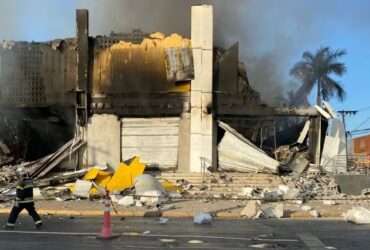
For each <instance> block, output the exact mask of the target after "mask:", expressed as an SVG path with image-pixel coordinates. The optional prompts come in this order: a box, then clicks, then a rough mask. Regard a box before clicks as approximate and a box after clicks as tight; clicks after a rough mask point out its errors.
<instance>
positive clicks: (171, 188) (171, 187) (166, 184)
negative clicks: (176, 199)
mask: <svg viewBox="0 0 370 250" xmlns="http://www.w3.org/2000/svg"><path fill="white" fill-rule="evenodd" d="M160 183H161V185H162V187H163V188H164V190H166V191H167V192H169V193H172V192H179V193H180V192H181V189H180V188H179V187H178V186H176V184H174V183H173V182H171V181H168V180H161V181H160Z"/></svg>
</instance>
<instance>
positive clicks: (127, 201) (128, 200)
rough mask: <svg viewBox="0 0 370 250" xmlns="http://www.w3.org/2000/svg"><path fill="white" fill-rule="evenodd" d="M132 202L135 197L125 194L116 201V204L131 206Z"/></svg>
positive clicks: (133, 202)
mask: <svg viewBox="0 0 370 250" xmlns="http://www.w3.org/2000/svg"><path fill="white" fill-rule="evenodd" d="M134 204H135V199H134V197H133V196H125V197H123V198H121V199H120V200H119V201H118V205H121V206H124V207H130V206H133V205H134Z"/></svg>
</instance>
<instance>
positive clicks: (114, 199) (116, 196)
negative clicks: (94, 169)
mask: <svg viewBox="0 0 370 250" xmlns="http://www.w3.org/2000/svg"><path fill="white" fill-rule="evenodd" d="M122 198H123V196H122V195H119V194H111V195H110V200H111V201H112V202H114V203H118V201H119V200H121V199H122Z"/></svg>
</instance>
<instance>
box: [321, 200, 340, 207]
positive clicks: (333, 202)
mask: <svg viewBox="0 0 370 250" xmlns="http://www.w3.org/2000/svg"><path fill="white" fill-rule="evenodd" d="M323 204H324V205H327V206H333V205H336V204H337V203H336V202H335V201H333V200H324V201H323Z"/></svg>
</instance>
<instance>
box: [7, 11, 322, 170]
mask: <svg viewBox="0 0 370 250" xmlns="http://www.w3.org/2000/svg"><path fill="white" fill-rule="evenodd" d="M76 14H77V20H76V21H77V36H76V38H71V39H63V40H55V41H50V42H45V43H35V42H32V43H28V42H3V43H2V44H1V46H0V85H1V93H0V94H1V98H0V105H1V107H2V108H3V109H4V110H7V112H8V114H9V115H8V117H14V114H17V113H19V112H21V113H27V114H33V113H35V111H38V112H40V110H42V111H43V112H41V114H40V115H38V116H37V115H34V116H32V115H30V117H31V118H30V120H31V121H32V122H33V121H34V120H37V119H39V120H42V121H44V122H45V123H46V124H47V126H50V124H54V123H56V124H61V125H67V126H66V127H67V128H68V129H66V130H65V131H67V132H66V133H65V134H64V137H63V136H62V137H61V139H60V140H59V141H58V142H57V143H56V142H55V143H54V144H56V145H54V146H53V147H52V150H53V151H55V150H56V149H57V148H59V147H60V146H61V145H63V144H64V143H66V142H67V141H69V140H70V139H71V138H72V137H73V134H77V136H78V137H79V138H81V139H82V140H83V141H84V142H86V145H87V147H86V148H84V150H83V152H81V153H80V154H78V155H77V157H78V160H75V161H72V162H69V164H72V165H73V167H72V168H75V167H76V166H75V165H76V164H78V165H79V166H80V167H83V166H85V167H88V166H102V165H104V166H105V165H109V166H111V167H112V168H115V167H116V166H118V165H119V163H120V162H121V161H125V160H127V159H129V158H131V157H133V156H135V155H137V156H140V157H141V159H142V161H143V162H144V163H145V164H146V165H147V166H149V167H153V168H157V169H160V170H163V171H169V170H170V171H176V172H195V173H197V172H198V173H200V172H204V171H205V170H206V169H212V170H215V171H217V170H222V167H221V168H219V166H220V162H222V164H221V165H222V166H223V169H224V170H226V169H227V168H228V167H227V166H228V164H229V168H228V170H234V171H243V169H244V168H243V165H244V166H245V164H246V162H248V161H249V160H248V159H242V158H243V157H245V155H239V156H238V157H236V158H235V157H233V156H231V155H228V153H227V152H231V151H233V150H234V151H238V150H241V152H249V151H250V152H252V154H254V155H253V156H249V157H257V158H258V157H259V156H258V155H260V156H261V159H257V161H256V159H254V161H251V162H250V163H248V164H251V163H252V164H251V165H254V167H255V168H254V169H253V170H251V168H249V169H248V168H245V169H247V170H246V172H249V171H252V172H271V173H277V172H278V169H277V167H278V165H279V162H278V161H276V160H274V159H273V158H272V156H273V152H274V151H276V149H277V148H278V147H279V146H281V145H284V144H291V143H292V142H295V141H296V140H297V138H298V137H299V138H298V141H299V144H305V145H308V147H309V154H308V156H307V158H308V159H309V161H310V162H311V163H315V164H319V163H320V159H321V152H322V143H323V142H322V141H321V138H323V136H322V135H323V133H324V134H325V131H326V129H325V121H324V120H325V118H323V115H322V113H320V112H318V111H317V109H315V108H301V109H296V108H281V107H280V108H273V107H268V106H267V105H265V104H263V103H262V101H261V100H260V98H259V95H258V93H257V92H255V91H254V90H253V89H252V88H251V86H250V85H249V82H248V77H247V73H246V69H245V68H244V67H243V64H242V63H241V62H240V61H239V51H238V44H235V45H234V46H232V47H231V48H230V49H228V50H222V49H219V48H215V46H214V41H213V36H214V27H213V8H212V6H206V5H203V6H194V7H193V8H192V22H191V38H190V39H186V38H183V37H181V36H180V35H177V34H173V35H170V36H165V35H163V34H161V33H153V34H145V33H140V32H139V31H137V30H136V31H135V34H134V35H131V36H129V35H124V34H119V33H112V34H111V35H110V36H97V37H91V36H89V20H88V19H89V17H88V11H87V10H77V13H76ZM54 110H58V111H59V112H57V113H56V112H55V111H54ZM319 111H321V110H319ZM324 112H326V111H324ZM74 113H75V114H76V116H74V115H73V114H74ZM66 114H68V115H66ZM281 117H303V118H304V119H303V121H305V120H308V121H309V123H308V125H307V126H305V127H304V132H302V133H303V135H301V136H299V133H296V134H294V135H293V136H291V137H292V138H293V139H287V140H284V141H283V140H280V138H279V135H280V133H282V132H283V131H282V130H283V129H284V128H283V126H279V124H277V123H278V121H279V120H280V119H281ZM21 120H22V122H23V119H21ZM18 121H19V119H18ZM219 124H228V125H226V126H227V127H231V128H232V129H233V130H235V131H238V132H237V134H238V136H236V137H237V138H239V142H243V144H242V146H240V147H239V146H238V144H235V145H234V143H233V142H232V140H231V141H229V145H227V146H226V148H227V150H226V149H225V147H223V146H222V145H224V146H225V145H226V144H225V143H224V144H222V141H223V139H224V142H225V141H226V139H227V138H231V136H233V138H234V139H235V138H236V137H235V133H230V129H229V130H228V129H226V130H228V131H226V133H225V127H226V126H222V125H221V126H219ZM298 127H299V126H298ZM302 128H303V125H302V126H301V127H299V128H298V130H297V131H299V132H300V131H301V129H302ZM59 130H60V128H59V127H55V128H53V129H51V130H50V132H49V133H46V137H45V138H47V139H48V140H49V139H50V138H51V137H50V136H51V135H54V134H58V133H59V132H56V131H59ZM225 136H228V137H227V138H226V139H225ZM271 138H272V139H271ZM49 141H50V140H49ZM268 141H270V143H269V145H264V144H265V143H266V142H268ZM49 143H51V142H49ZM51 144H52V143H51ZM253 144H256V145H257V144H259V145H258V147H257V146H255V145H253ZM243 147H244V150H243V149H242V148H243ZM261 148H262V149H263V150H264V151H266V152H268V153H269V154H270V156H268V155H267V154H266V153H265V152H263V151H262V150H261ZM53 151H52V152H53ZM225 152H226V153H225ZM253 152H254V153H253ZM256 152H259V153H260V154H257V153H256ZM43 153H44V154H47V153H51V152H43ZM225 154H226V155H225ZM240 157H241V158H240ZM259 161H260V162H264V164H266V163H267V165H268V166H262V165H261V166H262V167H261V168H259V167H258V164H256V162H259ZM230 163H231V164H232V165H235V166H237V165H240V166H239V168H235V166H231V168H230ZM256 166H257V167H256ZM250 167H252V166H250Z"/></svg>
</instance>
